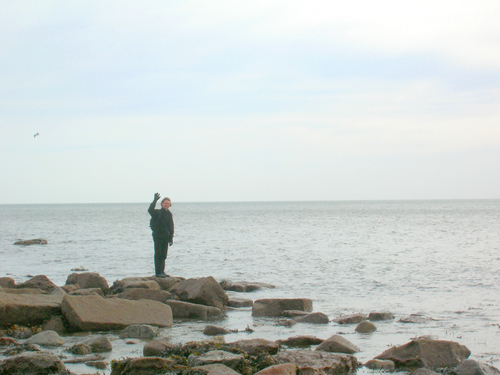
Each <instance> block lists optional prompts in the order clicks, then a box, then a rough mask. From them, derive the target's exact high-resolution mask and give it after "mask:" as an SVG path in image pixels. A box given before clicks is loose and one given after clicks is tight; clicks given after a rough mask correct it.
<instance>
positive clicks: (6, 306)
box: [0, 293, 62, 326]
mask: <svg viewBox="0 0 500 375" xmlns="http://www.w3.org/2000/svg"><path fill="white" fill-rule="evenodd" d="M61 301H62V296H51V295H37V294H9V293H0V322H1V324H2V325H5V326H7V325H12V324H18V325H38V324H42V323H43V322H44V321H46V320H48V319H50V318H51V317H52V316H57V315H61Z"/></svg>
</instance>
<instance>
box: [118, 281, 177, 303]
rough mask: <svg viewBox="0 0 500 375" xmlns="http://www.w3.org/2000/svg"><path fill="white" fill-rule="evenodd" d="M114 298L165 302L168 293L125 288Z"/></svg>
mask: <svg viewBox="0 0 500 375" xmlns="http://www.w3.org/2000/svg"><path fill="white" fill-rule="evenodd" d="M157 285H158V284H157ZM116 296H117V297H119V298H124V299H131V300H135V301H137V300H140V299H150V300H152V301H158V302H165V301H166V300H167V299H169V298H170V293H169V292H167V291H166V290H152V289H142V288H126V289H125V290H124V291H123V293H120V294H117V295H116Z"/></svg>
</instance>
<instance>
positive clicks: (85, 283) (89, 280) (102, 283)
mask: <svg viewBox="0 0 500 375" xmlns="http://www.w3.org/2000/svg"><path fill="white" fill-rule="evenodd" d="M69 284H78V285H79V286H80V288H81V289H91V288H99V289H101V290H102V292H103V293H105V294H106V293H107V291H108V290H109V285H108V282H107V281H106V279H105V278H104V277H102V276H101V275H99V274H98V273H96V272H83V273H72V274H71V275H69V276H68V278H67V279H66V285H69Z"/></svg>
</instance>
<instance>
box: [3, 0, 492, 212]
mask: <svg viewBox="0 0 500 375" xmlns="http://www.w3.org/2000/svg"><path fill="white" fill-rule="evenodd" d="M2 5H3V6H2V12H1V13H0V33H1V38H0V99H1V100H0V157H1V160H2V163H1V166H0V178H1V181H2V183H1V184H0V203H72V202H75V203H79V202H146V201H149V200H150V199H151V198H152V196H153V193H155V192H156V191H159V192H160V193H161V194H162V195H166V196H167V195H168V196H170V197H171V198H172V200H173V201H174V202H175V201H185V202H186V201H267V200H372V199H469V198H478V199H488V198H500V193H499V192H500V172H499V167H498V165H499V164H500V104H499V103H500V23H499V22H498V19H500V2H498V1H497V0H494V1H489V0H484V1H467V0H466V1H461V2H456V1H448V0H444V1H437V2H436V1H435V0H434V1H426V0H424V1H419V2H411V3H410V2H402V1H390V0H382V1H378V2H373V1H361V0H358V1H351V2H348V3H346V2H332V1H314V0H313V1H307V2H306V1H290V0H288V1H270V0H267V1H251V2H241V1H214V0H212V1H207V2H199V1H181V2H173V1H143V2H137V1H123V0H121V1H79V0H72V1H49V0H46V1H22V0H21V1H8V2H6V3H4V4H2ZM35 133H39V134H40V135H39V136H37V137H36V138H35V137H34V134H35Z"/></svg>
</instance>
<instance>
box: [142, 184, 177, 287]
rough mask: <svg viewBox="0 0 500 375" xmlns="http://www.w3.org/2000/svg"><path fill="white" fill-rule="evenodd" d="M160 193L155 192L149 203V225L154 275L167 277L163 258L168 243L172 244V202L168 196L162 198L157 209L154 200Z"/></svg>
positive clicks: (158, 197)
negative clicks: (153, 245) (152, 245)
mask: <svg viewBox="0 0 500 375" xmlns="http://www.w3.org/2000/svg"><path fill="white" fill-rule="evenodd" d="M159 199H160V194H158V193H156V194H155V197H154V199H153V202H152V203H151V204H150V205H149V209H148V212H149V214H150V215H151V221H150V223H149V226H150V227H151V230H152V231H153V242H154V244H155V275H156V277H167V275H166V274H165V260H166V259H167V253H168V245H170V246H172V245H173V238H174V219H173V216H172V213H171V212H170V211H169V208H170V206H171V205H172V202H171V201H170V198H163V199H162V201H161V209H159V210H157V209H155V207H156V202H158V200H159Z"/></svg>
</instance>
